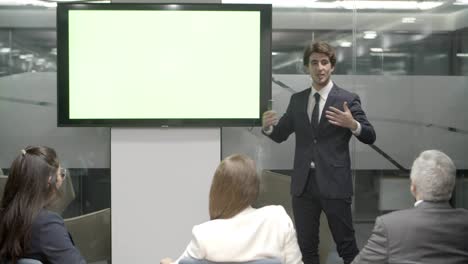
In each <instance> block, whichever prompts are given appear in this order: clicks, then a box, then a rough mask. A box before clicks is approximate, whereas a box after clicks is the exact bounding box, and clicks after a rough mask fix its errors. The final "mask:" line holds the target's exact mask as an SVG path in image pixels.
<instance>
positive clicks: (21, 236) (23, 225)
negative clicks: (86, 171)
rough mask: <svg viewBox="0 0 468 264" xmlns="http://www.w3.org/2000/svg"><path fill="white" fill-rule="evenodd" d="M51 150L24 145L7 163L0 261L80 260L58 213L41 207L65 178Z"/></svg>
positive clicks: (0, 217) (70, 262)
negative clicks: (8, 168) (9, 166)
mask: <svg viewBox="0 0 468 264" xmlns="http://www.w3.org/2000/svg"><path fill="white" fill-rule="evenodd" d="M65 175H66V174H65V171H64V170H63V169H62V168H61V167H60V163H59V161H58V158H57V154H56V152H55V150H53V149H51V148H48V147H40V146H39V147H27V148H25V149H23V150H21V153H20V154H19V155H18V156H17V157H16V159H15V160H14V161H13V163H12V164H11V168H10V171H9V176H8V180H7V182H6V185H5V192H4V193H3V198H2V202H1V205H0V263H3V261H6V262H7V263H12V264H16V263H17V261H18V259H21V258H29V259H36V260H39V261H41V262H42V263H44V264H48V263H51V264H55V263H57V264H64V263H66V264H83V263H86V261H85V260H84V259H83V257H82V256H81V254H80V252H79V251H78V250H77V249H76V248H75V246H74V245H73V241H72V239H71V237H70V235H69V233H68V231H67V229H66V228H65V225H64V223H63V219H62V217H60V216H59V215H58V214H56V213H53V212H50V211H48V210H47V209H45V208H46V207H47V205H49V204H50V203H51V202H52V201H54V199H56V198H57V193H58V189H59V188H60V186H61V185H62V183H63V181H64V180H65Z"/></svg>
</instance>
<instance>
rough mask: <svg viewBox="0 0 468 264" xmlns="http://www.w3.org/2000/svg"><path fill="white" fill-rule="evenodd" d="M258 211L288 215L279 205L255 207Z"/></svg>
mask: <svg viewBox="0 0 468 264" xmlns="http://www.w3.org/2000/svg"><path fill="white" fill-rule="evenodd" d="M257 210H258V211H259V212H264V213H266V214H270V215H277V216H278V215H288V214H287V213H286V210H285V209H284V207H283V206H281V205H267V206H263V207H261V208H259V209H257Z"/></svg>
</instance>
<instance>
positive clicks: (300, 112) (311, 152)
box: [269, 85, 375, 198]
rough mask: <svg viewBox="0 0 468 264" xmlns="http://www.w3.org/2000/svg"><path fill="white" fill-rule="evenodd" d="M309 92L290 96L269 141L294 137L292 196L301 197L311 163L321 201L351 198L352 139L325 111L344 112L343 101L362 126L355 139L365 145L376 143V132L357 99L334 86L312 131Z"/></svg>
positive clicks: (348, 132)
mask: <svg viewBox="0 0 468 264" xmlns="http://www.w3.org/2000/svg"><path fill="white" fill-rule="evenodd" d="M310 93H311V88H308V89H306V90H303V91H301V92H298V93H295V94H293V95H292V96H291V100H290V102H289V106H288V108H287V110H286V113H285V114H284V115H283V116H282V117H281V119H280V120H279V122H278V124H277V125H276V126H275V127H274V129H273V132H272V133H271V134H270V135H269V137H270V138H271V139H273V140H274V141H276V142H278V143H280V142H282V141H285V140H286V139H288V137H289V135H291V134H292V133H295V134H296V148H295V153H294V171H293V175H292V178H291V194H293V195H300V194H301V193H302V192H303V190H304V187H305V185H306V183H307V175H308V173H309V169H310V163H311V161H314V163H315V175H316V179H317V184H318V187H319V190H320V195H321V197H324V198H348V197H351V196H352V195H353V184H352V178H351V162H350V155H349V140H350V138H351V136H352V133H351V131H350V130H349V129H348V128H343V127H338V126H335V125H332V124H331V123H329V122H328V120H327V118H326V117H325V111H326V110H327V109H328V108H329V107H330V106H334V107H336V108H338V109H340V110H341V111H343V103H344V102H345V101H346V102H347V103H348V107H349V108H350V110H351V112H352V114H353V117H354V119H355V120H356V121H358V122H359V123H360V124H361V128H362V130H361V134H360V135H359V136H358V137H357V138H358V139H359V140H360V141H361V142H363V143H365V144H372V143H374V141H375V131H374V128H373V127H372V125H371V124H370V123H369V121H368V120H367V117H366V114H365V113H364V111H363V110H362V108H361V101H360V99H359V96H358V95H356V94H354V93H351V92H348V91H346V90H344V89H342V88H339V87H338V86H337V85H333V87H332V89H331V90H330V93H329V94H328V98H327V101H326V102H325V106H324V108H323V111H322V116H321V118H320V123H319V125H318V128H317V130H315V129H314V128H313V127H312V125H311V123H310V119H309V116H308V114H307V104H308V101H309V95H310Z"/></svg>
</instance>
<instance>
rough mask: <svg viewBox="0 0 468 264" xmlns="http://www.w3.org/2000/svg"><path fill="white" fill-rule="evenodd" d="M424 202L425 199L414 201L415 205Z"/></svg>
mask: <svg viewBox="0 0 468 264" xmlns="http://www.w3.org/2000/svg"><path fill="white" fill-rule="evenodd" d="M422 202H424V200H417V201H416V202H415V203H414V207H416V206H418V205H420V204H421V203H422Z"/></svg>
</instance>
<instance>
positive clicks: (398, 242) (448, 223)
mask: <svg viewBox="0 0 468 264" xmlns="http://www.w3.org/2000/svg"><path fill="white" fill-rule="evenodd" d="M367 263H369V264H370V263H375V264H386V263H389V264H390V263H393V264H416V263H421V264H423V263H424V264H432V263H433V264H440V263H443V264H466V263H468V210H465V209H453V208H452V207H450V205H449V204H448V203H431V202H422V203H421V204H419V205H418V206H417V207H414V208H411V209H406V210H401V211H395V212H392V213H390V214H386V215H383V216H380V217H378V218H377V219H376V221H375V227H374V230H373V232H372V235H371V236H370V238H369V241H367V245H366V246H365V247H364V248H363V249H362V250H361V252H360V253H359V255H358V256H357V257H356V258H355V259H354V261H353V264H367Z"/></svg>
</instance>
